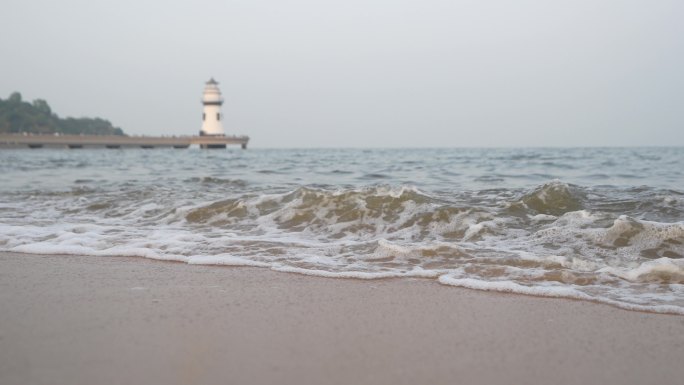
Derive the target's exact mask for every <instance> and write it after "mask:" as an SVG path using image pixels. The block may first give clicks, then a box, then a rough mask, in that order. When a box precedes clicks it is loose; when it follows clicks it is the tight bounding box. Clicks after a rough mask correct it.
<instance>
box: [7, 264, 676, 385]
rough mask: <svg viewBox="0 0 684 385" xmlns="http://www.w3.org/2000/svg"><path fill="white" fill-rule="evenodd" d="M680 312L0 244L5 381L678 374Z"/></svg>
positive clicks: (583, 378)
mask: <svg viewBox="0 0 684 385" xmlns="http://www.w3.org/2000/svg"><path fill="white" fill-rule="evenodd" d="M683 358H684V317H682V316H672V315H660V314H648V313H639V312H632V311H626V310H621V309H617V308H613V307H610V306H606V305H601V304H594V303H589V302H581V301H572V300H563V299H546V298H534V297H526V296H520V295H513V294H501V293H489V292H480V291H474V290H467V289H461V288H454V287H446V286H442V285H439V284H438V283H437V282H435V281H432V280H419V279H416V280H407V279H403V280H401V279H390V280H374V281H361V280H349V279H329V278H317V277H308V276H301V275H295V274H287V273H278V272H273V271H270V270H267V269H258V268H235V267H209V266H189V265H185V264H180V263H169V262H159V261H152V260H145V259H140V258H121V257H109V258H107V257H81V256H38V255H19V254H7V253H0V384H3V385H13V384H141V383H145V384H205V383H207V384H210V383H211V384H213V383H216V384H219V383H221V384H276V383H278V384H419V383H425V384H428V383H429V384H447V383H449V384H454V383H461V384H592V383H602V384H646V383H658V384H680V383H681V381H682V378H684V365H683V364H682V360H683Z"/></svg>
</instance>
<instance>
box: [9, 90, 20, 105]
mask: <svg viewBox="0 0 684 385" xmlns="http://www.w3.org/2000/svg"><path fill="white" fill-rule="evenodd" d="M7 100H8V101H10V102H12V103H21V94H20V93H19V92H16V91H15V92H12V95H10V97H9V99H7Z"/></svg>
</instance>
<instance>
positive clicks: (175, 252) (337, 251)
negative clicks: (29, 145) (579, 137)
mask: <svg viewBox="0 0 684 385" xmlns="http://www.w3.org/2000/svg"><path fill="white" fill-rule="evenodd" d="M188 181H191V182H192V183H195V184H197V183H199V184H201V185H202V186H206V187H205V188H206V189H216V191H217V194H216V195H215V196H216V198H217V199H213V200H211V201H206V202H203V203H201V204H197V203H196V196H195V195H193V194H196V192H193V193H192V194H191V193H187V192H183V191H182V190H181V191H182V193H179V192H178V191H179V190H178V189H174V188H152V187H149V186H145V187H140V186H136V185H132V186H127V187H123V188H120V189H118V190H112V189H109V190H107V189H101V188H97V187H92V186H90V187H89V186H84V184H88V182H83V181H81V182H79V184H78V186H77V187H76V188H74V189H71V190H68V191H61V192H59V191H58V192H55V191H51V192H44V193H43V192H39V191H32V192H30V193H28V194H26V193H23V195H20V194H17V195H16V196H12V195H7V196H6V199H3V201H2V202H1V203H0V213H2V214H3V218H4V219H5V220H4V222H3V223H1V224H0V250H2V251H12V252H21V253H41V254H85V255H107V256H140V257H145V258H153V259H160V260H172V261H182V262H186V263H189V264H205V265H230V266H258V267H266V268H271V269H274V270H277V271H285V272H295V273H300V274H309V275H318V276H324V277H345V278H360V279H372V278H388V277H421V278H433V279H437V280H438V281H439V282H440V283H442V284H445V285H454V286H462V287H469V288H476V289H483V290H495V291H505V292H514V293H521V294H529V295H540V296H552V297H566V298H578V299H586V300H593V301H599V302H604V303H609V304H612V305H615V306H619V307H623V308H627V309H636V310H648V311H655V312H665V313H676V314H684V222H681V221H673V222H666V221H656V220H650V219H649V218H645V217H644V215H642V214H641V213H643V207H644V205H647V206H649V207H651V208H652V210H649V212H661V213H662V216H661V218H665V219H667V218H681V212H682V198H681V195H680V194H679V193H676V192H671V191H662V190H653V189H646V190H643V191H628V192H627V193H624V191H623V194H622V195H621V196H619V197H617V198H611V197H610V194H611V193H610V192H609V191H602V190H596V189H589V188H583V187H581V186H576V185H571V184H567V183H563V182H561V181H552V182H549V183H546V184H543V185H540V186H538V187H536V188H532V189H529V190H511V189H500V190H496V189H494V190H477V191H449V192H441V193H427V192H424V191H421V190H420V189H418V188H416V187H412V186H390V185H380V186H372V187H362V188H344V189H342V188H335V189H331V188H323V187H321V188H315V187H298V188H294V189H292V190H289V191H282V192H274V193H269V194H262V193H259V192H256V191H250V190H249V186H248V185H249V184H248V183H247V182H245V181H242V180H239V179H218V178H197V179H189V180H188ZM226 189H234V190H236V191H237V193H236V194H233V196H229V197H220V196H219V194H218V193H221V194H223V195H225V191H226ZM188 191H190V190H188ZM208 191H210V192H211V191H213V190H208ZM655 208H657V209H655ZM659 210H660V211H659Z"/></svg>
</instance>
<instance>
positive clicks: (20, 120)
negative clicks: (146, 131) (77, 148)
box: [0, 92, 125, 135]
mask: <svg viewBox="0 0 684 385" xmlns="http://www.w3.org/2000/svg"><path fill="white" fill-rule="evenodd" d="M0 133H5V134H19V133H27V134H67V135H69V134H70V135H125V134H124V132H123V130H122V129H121V128H119V127H114V126H113V125H112V123H111V122H109V121H108V120H105V119H102V118H97V117H96V118H71V117H67V118H60V117H59V116H58V115H57V114H56V113H54V112H52V109H51V108H50V105H49V104H48V103H47V102H46V101H45V100H43V99H36V100H34V101H33V102H30V103H29V102H27V101H24V100H22V96H21V94H20V93H19V92H14V93H12V94H11V95H10V96H9V98H7V99H5V100H3V99H0Z"/></svg>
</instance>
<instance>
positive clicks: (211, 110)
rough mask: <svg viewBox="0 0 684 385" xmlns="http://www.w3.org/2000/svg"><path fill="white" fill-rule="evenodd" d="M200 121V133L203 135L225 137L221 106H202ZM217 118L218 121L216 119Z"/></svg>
mask: <svg viewBox="0 0 684 385" xmlns="http://www.w3.org/2000/svg"><path fill="white" fill-rule="evenodd" d="M203 113H204V115H203V117H204V120H203V121H202V133H204V135H225V131H223V123H222V122H221V119H223V115H222V114H221V106H219V105H204V109H203ZM217 117H218V118H219V119H217Z"/></svg>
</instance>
